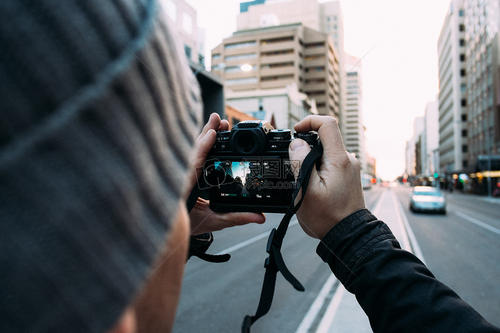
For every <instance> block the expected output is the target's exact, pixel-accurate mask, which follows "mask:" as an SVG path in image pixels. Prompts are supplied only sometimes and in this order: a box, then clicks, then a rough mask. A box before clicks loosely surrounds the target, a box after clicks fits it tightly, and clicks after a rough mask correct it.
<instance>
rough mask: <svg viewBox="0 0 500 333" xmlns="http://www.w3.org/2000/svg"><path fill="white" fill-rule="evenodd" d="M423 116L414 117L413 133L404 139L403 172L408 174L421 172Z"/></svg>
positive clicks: (412, 174) (414, 174)
mask: <svg viewBox="0 0 500 333" xmlns="http://www.w3.org/2000/svg"><path fill="white" fill-rule="evenodd" d="M424 127H425V119H424V117H416V118H415V119H414V120H413V133H412V136H411V138H410V139H409V140H408V141H406V147H405V172H406V174H407V175H408V176H418V175H420V174H422V153H421V152H422V134H423V132H424Z"/></svg>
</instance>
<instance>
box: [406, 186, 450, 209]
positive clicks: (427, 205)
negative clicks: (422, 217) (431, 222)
mask: <svg viewBox="0 0 500 333" xmlns="http://www.w3.org/2000/svg"><path fill="white" fill-rule="evenodd" d="M410 210H411V211H412V212H416V211H421V212H423V211H430V212H438V213H441V214H446V198H445V197H444V194H443V193H442V192H441V191H440V190H439V189H438V188H436V187H431V186H415V187H414V188H413V191H412V193H411V194H410Z"/></svg>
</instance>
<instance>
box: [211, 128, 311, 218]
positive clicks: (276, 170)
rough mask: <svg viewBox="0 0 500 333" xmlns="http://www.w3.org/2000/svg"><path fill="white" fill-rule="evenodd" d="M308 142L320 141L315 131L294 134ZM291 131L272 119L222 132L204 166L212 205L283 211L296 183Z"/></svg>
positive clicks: (228, 209) (239, 209)
mask: <svg viewBox="0 0 500 333" xmlns="http://www.w3.org/2000/svg"><path fill="white" fill-rule="evenodd" d="M294 137H295V138H300V139H303V140H305V141H306V142H307V143H309V145H311V147H312V146H314V145H317V144H319V140H318V135H317V133H316V132H305V133H295V135H294ZM291 141H292V133H291V131H290V130H289V129H274V128H273V127H272V126H271V125H270V124H269V123H268V122H263V121H242V122H240V123H238V124H237V125H235V126H234V127H233V129H232V130H231V131H219V132H217V137H216V141H215V144H214V146H213V148H212V150H211V151H210V153H209V155H208V157H207V161H206V163H205V165H204V167H203V171H202V175H203V180H204V184H205V186H206V187H207V188H208V190H209V199H210V207H211V209H212V210H214V211H216V212H242V211H245V212H274V213H284V212H286V210H287V209H288V207H289V206H290V204H291V201H292V194H293V191H294V190H295V188H296V186H297V184H296V182H295V178H294V175H293V171H292V164H293V163H299V162H298V161H290V159H289V155H288V146H289V145H290V142H291Z"/></svg>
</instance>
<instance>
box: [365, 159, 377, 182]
mask: <svg viewBox="0 0 500 333" xmlns="http://www.w3.org/2000/svg"><path fill="white" fill-rule="evenodd" d="M365 173H366V174H368V175H370V176H372V177H373V178H376V177H377V160H376V159H375V157H372V156H368V155H367V158H366V170H365Z"/></svg>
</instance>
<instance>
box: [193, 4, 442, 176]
mask: <svg viewBox="0 0 500 333" xmlns="http://www.w3.org/2000/svg"><path fill="white" fill-rule="evenodd" d="M187 1H188V2H189V3H190V4H191V5H192V6H193V7H194V8H195V9H196V10H197V13H198V25H199V26H200V27H202V28H204V29H205V51H206V59H207V60H208V61H207V63H208V64H209V63H210V61H209V59H210V50H211V49H212V48H213V47H215V46H216V45H217V44H219V43H220V42H221V41H222V39H223V38H225V37H228V36H230V35H231V34H232V33H233V32H234V31H235V30H236V17H237V15H238V13H239V3H240V1H239V0H187ZM311 1H314V0H311ZM320 2H324V1H320ZM340 2H341V6H342V10H343V14H344V40H345V51H346V52H347V53H350V54H352V55H354V56H357V57H363V59H362V66H363V73H362V75H363V76H362V80H363V116H364V124H365V126H366V128H367V133H366V134H367V148H368V153H369V154H370V155H372V156H374V157H375V158H376V159H377V173H378V175H379V176H380V177H382V178H384V179H388V180H390V179H394V178H395V177H397V176H399V175H401V174H402V173H403V171H404V163H405V151H404V149H405V141H406V140H407V139H409V138H410V137H411V135H412V129H413V118H414V117H416V116H419V115H423V113H424V109H425V105H426V104H427V102H429V101H431V100H433V99H435V98H436V96H437V93H438V69H437V68H438V65H437V40H438V37H439V32H440V30H441V26H442V24H443V21H444V17H445V15H446V12H447V10H448V7H449V0H420V1H414V0H378V1H374V0H340Z"/></svg>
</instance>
